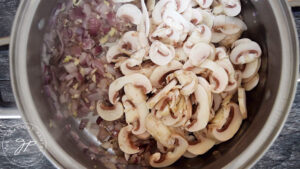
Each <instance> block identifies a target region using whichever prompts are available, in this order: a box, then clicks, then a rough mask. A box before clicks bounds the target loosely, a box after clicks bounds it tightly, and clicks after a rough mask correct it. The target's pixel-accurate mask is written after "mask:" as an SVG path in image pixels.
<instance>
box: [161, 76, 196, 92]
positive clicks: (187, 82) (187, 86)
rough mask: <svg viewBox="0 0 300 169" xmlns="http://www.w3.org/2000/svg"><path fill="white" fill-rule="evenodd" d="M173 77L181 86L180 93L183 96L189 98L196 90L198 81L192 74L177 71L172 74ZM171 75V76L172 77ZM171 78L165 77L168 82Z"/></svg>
mask: <svg viewBox="0 0 300 169" xmlns="http://www.w3.org/2000/svg"><path fill="white" fill-rule="evenodd" d="M173 75H174V77H175V78H176V79H177V80H178V82H179V84H180V85H181V86H182V88H181V90H180V93H181V94H182V95H184V96H189V95H191V94H192V93H194V91H195V90H196V88H197V84H198V79H197V76H196V75H195V73H194V72H191V71H186V70H177V71H175V72H174V73H173ZM173 75H172V76H173ZM171 79H172V78H170V77H167V80H168V81H170V80H171Z"/></svg>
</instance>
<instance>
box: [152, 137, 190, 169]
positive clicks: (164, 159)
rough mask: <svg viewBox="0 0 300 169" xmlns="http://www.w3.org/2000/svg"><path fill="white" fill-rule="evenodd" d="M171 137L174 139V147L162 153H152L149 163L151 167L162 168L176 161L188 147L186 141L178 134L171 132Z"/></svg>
mask: <svg viewBox="0 0 300 169" xmlns="http://www.w3.org/2000/svg"><path fill="white" fill-rule="evenodd" d="M172 139H174V140H175V144H176V146H175V148H174V150H173V151H169V152H168V153H167V154H165V155H163V154H161V153H154V154H152V155H151V156H150V160H149V163H150V165H151V166H152V167H157V168H162V167H166V166H169V165H171V164H173V163H174V162H176V161H177V160H178V159H179V158H180V157H181V156H182V155H183V154H184V153H185V151H186V149H187V147H188V143H187V141H186V140H185V139H184V138H183V137H181V136H180V135H177V134H173V135H172Z"/></svg>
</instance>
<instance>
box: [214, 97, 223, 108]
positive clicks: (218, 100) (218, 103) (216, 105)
mask: <svg viewBox="0 0 300 169" xmlns="http://www.w3.org/2000/svg"><path fill="white" fill-rule="evenodd" d="M213 102H214V104H213V110H214V111H215V112H216V111H218V110H219V108H220V106H221V103H222V96H221V95H219V94H213Z"/></svg>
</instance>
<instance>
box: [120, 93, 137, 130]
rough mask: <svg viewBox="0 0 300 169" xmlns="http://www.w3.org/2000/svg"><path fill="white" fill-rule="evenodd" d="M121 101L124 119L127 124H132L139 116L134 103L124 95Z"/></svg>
mask: <svg viewBox="0 0 300 169" xmlns="http://www.w3.org/2000/svg"><path fill="white" fill-rule="evenodd" d="M122 103H123V106H124V113H125V121H126V123H127V124H133V123H134V122H136V121H137V120H138V118H139V113H138V111H137V109H136V105H135V104H134V103H133V102H132V101H131V100H129V99H128V97H127V96H126V95H124V96H123V97H122Z"/></svg>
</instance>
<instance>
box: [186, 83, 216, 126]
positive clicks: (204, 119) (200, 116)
mask: <svg viewBox="0 0 300 169" xmlns="http://www.w3.org/2000/svg"><path fill="white" fill-rule="evenodd" d="M194 94H195V98H196V100H197V104H198V105H197V109H196V112H195V114H194V115H193V116H192V118H191V120H190V122H188V123H186V127H185V128H186V130H187V131H189V132H195V131H199V130H201V129H203V128H205V127H206V125H207V123H208V120H209V114H210V110H209V100H208V94H207V92H206V90H205V88H204V87H202V86H201V85H198V86H197V89H196V91H195V93H194Z"/></svg>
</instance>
